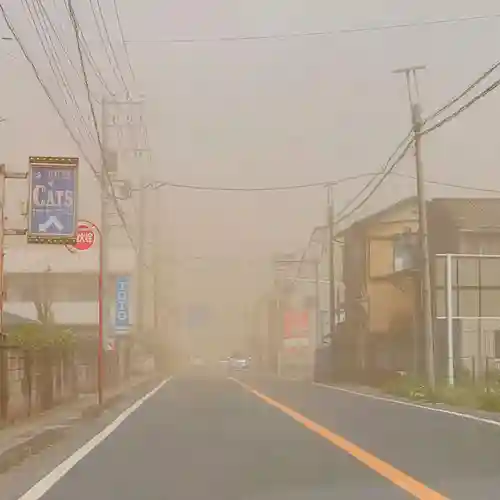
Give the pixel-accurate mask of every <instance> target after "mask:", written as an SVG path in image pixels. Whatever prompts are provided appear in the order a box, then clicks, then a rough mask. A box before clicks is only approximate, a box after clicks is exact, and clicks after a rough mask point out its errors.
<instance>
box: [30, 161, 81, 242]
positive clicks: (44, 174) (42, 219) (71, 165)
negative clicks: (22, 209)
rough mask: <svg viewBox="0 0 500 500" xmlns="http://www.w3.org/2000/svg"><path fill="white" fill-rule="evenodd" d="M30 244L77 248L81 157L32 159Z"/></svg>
mask: <svg viewBox="0 0 500 500" xmlns="http://www.w3.org/2000/svg"><path fill="white" fill-rule="evenodd" d="M29 164H30V183H29V185H30V192H29V212H28V214H29V215H28V232H27V234H28V243H52V244H60V245H61V244H62V245H74V244H75V243H76V231H77V206H78V199H77V196H78V158H67V157H52V156H50V157H49V156H30V159H29Z"/></svg>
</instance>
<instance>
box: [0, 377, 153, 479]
mask: <svg viewBox="0 0 500 500" xmlns="http://www.w3.org/2000/svg"><path fill="white" fill-rule="evenodd" d="M160 378H161V377H159V376H158V375H156V374H155V375H154V376H151V377H148V378H147V379H145V380H141V381H139V382H137V383H136V384H134V385H131V386H130V387H127V388H125V389H124V390H123V391H121V392H119V393H117V394H114V395H112V396H110V397H108V398H107V399H105V401H104V403H103V404H102V406H99V405H98V404H96V403H93V404H91V405H89V406H87V407H85V408H83V409H82V410H81V413H80V416H79V417H77V418H76V419H73V420H72V423H62V424H59V425H58V424H54V425H52V426H47V427H45V428H43V430H40V431H39V432H37V433H35V434H34V435H31V436H29V437H27V438H26V439H21V440H20V441H19V442H17V443H16V444H14V445H13V446H11V447H9V448H7V449H6V450H5V451H3V452H1V453H0V474H3V473H5V472H7V471H8V470H9V469H11V468H12V467H15V466H16V465H19V464H21V463H22V462H23V461H24V460H26V459H27V458H28V457H30V456H31V455H36V454H37V453H40V452H42V451H43V450H45V449H46V448H48V447H50V446H52V445H53V444H55V443H56V442H57V441H60V440H61V439H62V438H63V437H64V436H65V435H66V433H67V431H68V430H69V429H70V428H71V427H72V425H74V424H75V423H81V422H84V421H86V420H87V421H88V420H93V419H95V418H98V417H99V416H101V415H102V414H103V413H104V412H105V411H106V410H108V409H110V408H112V407H113V406H115V405H116V404H118V403H119V402H120V401H122V400H123V399H125V398H126V397H127V396H130V395H131V394H133V393H134V392H136V391H137V392H142V391H143V390H147V389H148V388H149V387H151V386H154V385H156V384H157V382H158V380H159V379H160Z"/></svg>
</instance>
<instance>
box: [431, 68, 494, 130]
mask: <svg viewBox="0 0 500 500" xmlns="http://www.w3.org/2000/svg"><path fill="white" fill-rule="evenodd" d="M499 67H500V61H498V62H496V63H495V64H493V66H491V67H490V68H489V69H488V70H487V71H485V72H484V73H483V74H482V75H480V76H479V77H478V78H476V79H475V80H474V81H473V82H472V83H471V84H470V85H469V86H468V87H466V88H465V89H464V90H463V91H462V92H460V94H458V95H456V96H455V97H453V98H452V99H451V100H450V101H448V102H447V103H446V104H445V105H444V106H441V107H440V108H439V109H437V110H436V111H435V112H434V113H432V114H431V115H430V116H428V117H427V118H426V119H425V120H424V124H425V123H427V122H428V121H430V120H433V119H434V118H437V117H438V116H439V115H440V114H441V113H443V112H444V111H446V110H447V109H448V108H450V107H451V106H453V105H454V104H456V103H457V102H458V101H460V100H461V99H462V98H464V97H465V96H466V95H467V94H468V93H469V92H470V91H471V90H473V89H474V88H475V87H477V86H478V85H479V84H480V83H481V82H482V81H483V80H485V79H486V78H487V77H488V76H490V75H491V74H492V73H493V72H494V71H495V70H496V69H498V68H499Z"/></svg>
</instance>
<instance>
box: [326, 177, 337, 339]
mask: <svg viewBox="0 0 500 500" xmlns="http://www.w3.org/2000/svg"><path fill="white" fill-rule="evenodd" d="M334 217H335V209H334V199H333V186H332V185H329V186H328V207H327V225H328V276H329V304H330V307H329V310H330V311H329V312H330V332H329V333H330V336H331V337H332V338H333V337H334V336H335V334H336V333H337V296H336V290H335V221H334Z"/></svg>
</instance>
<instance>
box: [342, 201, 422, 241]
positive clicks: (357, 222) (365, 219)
mask: <svg viewBox="0 0 500 500" xmlns="http://www.w3.org/2000/svg"><path fill="white" fill-rule="evenodd" d="M417 201H418V198H417V197H416V196H410V197H408V198H402V199H401V200H398V201H396V202H395V203H392V204H391V205H389V206H387V207H385V208H383V209H382V210H379V211H378V212H375V213H372V214H369V215H367V216H365V217H362V218H360V219H357V220H355V221H353V222H352V223H351V224H349V225H348V226H347V227H345V228H344V229H342V230H341V231H339V232H338V233H336V236H337V237H338V236H342V235H344V234H345V233H346V231H348V230H349V229H350V228H352V227H353V226H358V225H365V224H369V223H370V222H372V221H375V220H377V219H380V218H381V217H384V216H385V215H388V214H390V213H391V212H392V211H393V210H399V209H400V208H403V207H405V206H408V205H413V204H416V203H417Z"/></svg>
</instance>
